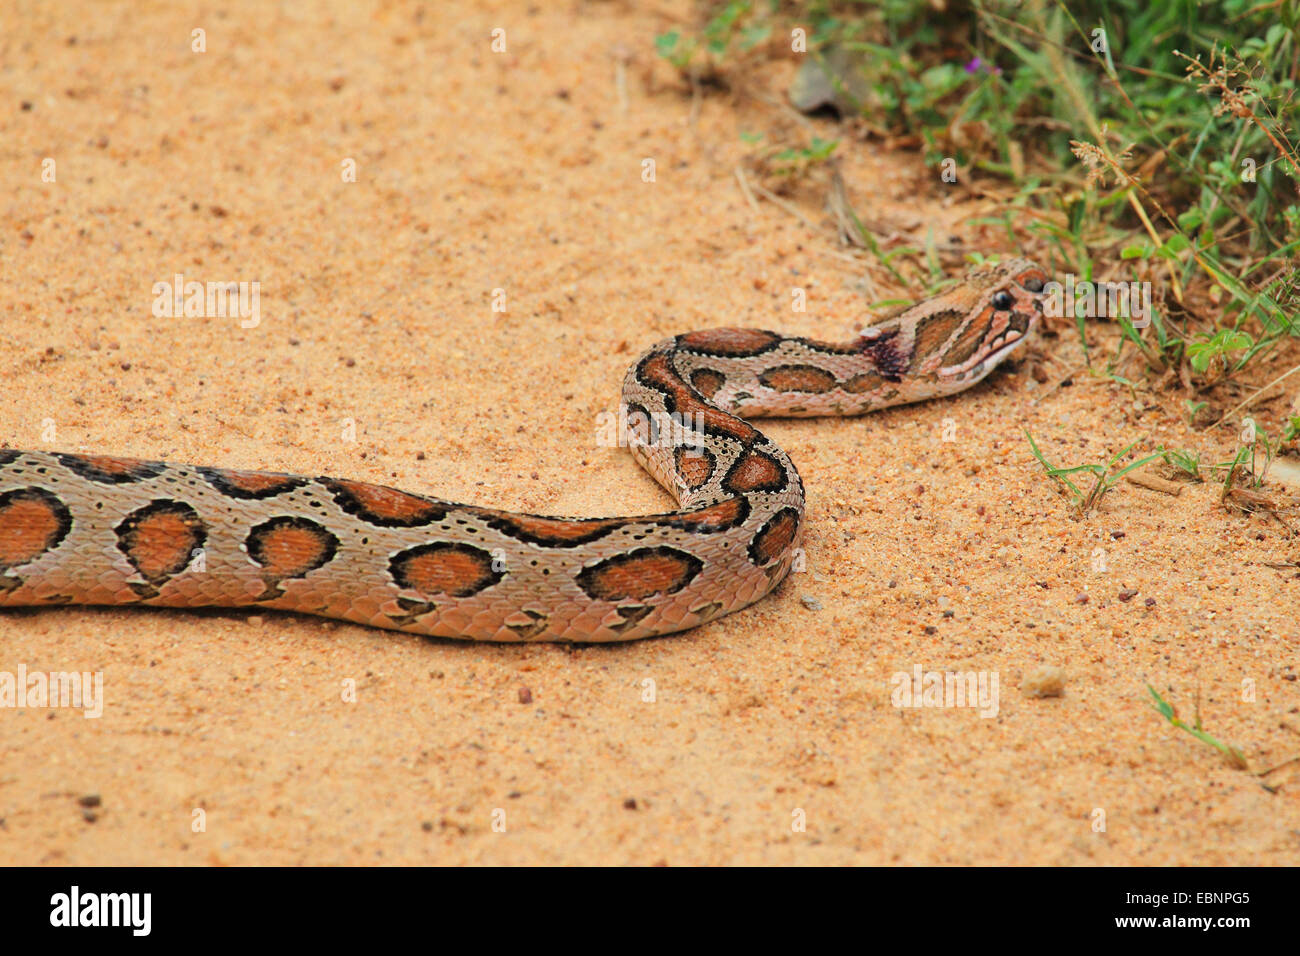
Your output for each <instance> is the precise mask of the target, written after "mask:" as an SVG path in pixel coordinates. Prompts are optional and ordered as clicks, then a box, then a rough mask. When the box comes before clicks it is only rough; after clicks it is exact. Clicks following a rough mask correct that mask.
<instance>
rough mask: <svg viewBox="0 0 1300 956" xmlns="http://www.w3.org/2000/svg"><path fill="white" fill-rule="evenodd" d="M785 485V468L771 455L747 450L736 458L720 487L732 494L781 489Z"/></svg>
mask: <svg viewBox="0 0 1300 956" xmlns="http://www.w3.org/2000/svg"><path fill="white" fill-rule="evenodd" d="M785 486H786V473H785V468H784V467H783V466H782V465H781V463H780V462H779V461H777V460H776V459H775V458H773V457H772V456H771V455H769V454H767V453H766V452H762V451H754V450H752V449H751V450H749V451H747V452H745V453H744V454H743V455H741V456H740V457H739V458H737V459H736V463H735V464H734V465H732V466H731V469H730V470H729V471H728V472H727V477H725V478H723V479H722V487H723V488H724V489H726V490H727V491H730V492H731V493H732V494H738V495H740V494H746V493H748V492H751V491H783V490H784V489H785Z"/></svg>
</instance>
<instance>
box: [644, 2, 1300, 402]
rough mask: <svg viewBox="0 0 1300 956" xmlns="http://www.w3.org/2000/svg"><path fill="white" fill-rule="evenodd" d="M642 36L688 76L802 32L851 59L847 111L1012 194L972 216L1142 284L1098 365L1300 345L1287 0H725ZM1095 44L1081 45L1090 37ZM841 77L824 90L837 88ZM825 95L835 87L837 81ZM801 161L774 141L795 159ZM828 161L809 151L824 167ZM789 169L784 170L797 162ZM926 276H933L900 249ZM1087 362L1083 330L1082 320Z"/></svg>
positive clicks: (1294, 29) (1299, 14) (1299, 27)
mask: <svg viewBox="0 0 1300 956" xmlns="http://www.w3.org/2000/svg"><path fill="white" fill-rule="evenodd" d="M698 9H699V11H700V13H699V16H700V20H699V24H700V25H699V28H698V30H695V31H674V32H673V33H671V34H665V35H663V36H661V37H659V38H658V41H657V42H658V46H659V50H660V53H661V54H662V55H664V56H665V57H666V58H667V59H669V60H670V61H671V62H672V63H673V64H674V65H675V66H677V67H678V68H679V69H681V70H682V71H683V72H684V73H690V74H691V75H692V77H697V76H698V75H700V74H701V72H714V71H716V72H720V73H721V74H723V75H726V74H727V72H728V70H729V69H730V70H732V71H733V73H734V74H735V75H737V76H743V75H745V74H746V73H748V72H752V71H753V70H754V69H755V68H756V66H755V59H756V57H760V56H771V55H773V54H772V53H771V52H765V51H766V50H770V49H771V48H774V47H776V46H778V45H784V48H785V49H786V50H789V48H790V40H789V37H790V32H789V31H790V30H791V29H793V28H794V27H801V28H803V29H804V30H806V31H807V34H808V37H809V52H808V54H807V55H808V56H812V57H822V62H826V60H825V54H826V53H827V51H829V50H832V49H835V50H838V51H840V54H841V55H842V54H844V53H847V54H849V57H850V60H849V63H850V65H849V66H847V67H843V68H842V69H843V70H846V71H847V70H852V71H854V72H855V73H856V74H857V75H856V76H855V77H853V79H854V81H855V87H854V88H855V89H866V90H867V91H868V93H867V95H866V96H865V98H864V99H863V101H862V103H861V109H860V112H861V113H862V114H863V115H864V116H865V117H867V119H868V120H869V122H870V123H871V125H872V126H873V127H874V128H877V129H879V128H882V127H883V128H884V129H886V130H888V131H890V132H894V133H907V134H914V135H919V136H920V137H921V139H922V141H923V142H924V143H925V161H926V162H927V163H929V164H931V165H932V166H934V167H935V168H936V170H937V168H938V165H939V163H941V162H942V161H943V160H944V159H945V158H948V157H951V158H955V159H956V161H957V163H958V165H959V168H960V169H961V171H962V175H963V176H968V175H970V174H971V172H972V171H978V172H981V173H983V174H987V175H990V176H993V177H998V178H1001V179H1002V180H1004V181H1005V183H1006V184H1007V190H1008V198H1007V201H1006V202H1005V203H1004V206H1005V209H1004V210H1003V211H1002V212H1001V213H999V214H998V215H997V216H995V217H993V218H991V219H988V220H985V221H986V222H988V223H992V224H994V225H997V226H998V227H999V228H1000V229H1001V230H1003V231H1004V232H1005V234H1006V236H1007V239H1008V242H1009V244H1010V245H1011V246H1012V247H1013V248H1016V249H1018V250H1020V251H1023V252H1026V253H1028V254H1032V255H1035V256H1037V257H1038V258H1040V259H1041V260H1043V262H1044V265H1046V266H1047V267H1048V268H1049V269H1051V270H1052V271H1054V272H1056V273H1058V274H1059V273H1065V272H1072V273H1073V274H1074V275H1075V276H1076V277H1077V278H1078V279H1079V280H1092V279H1093V278H1094V277H1096V278H1103V277H1104V278H1107V279H1110V280H1149V281H1153V282H1155V283H1157V284H1158V285H1159V287H1161V288H1162V289H1163V290H1164V292H1165V295H1164V297H1163V300H1162V301H1161V302H1160V303H1158V304H1153V309H1152V315H1151V322H1150V324H1149V325H1148V326H1147V327H1146V328H1143V329H1140V330H1139V329H1135V328H1133V327H1132V325H1131V323H1130V324H1128V325H1127V326H1125V325H1124V323H1123V322H1121V330H1122V335H1121V338H1120V342H1119V348H1118V350H1117V352H1116V354H1115V355H1114V356H1112V357H1111V358H1110V359H1109V369H1108V371H1111V372H1113V371H1114V370H1115V369H1116V368H1117V366H1118V365H1119V363H1120V362H1121V361H1124V360H1125V358H1126V352H1128V351H1136V352H1137V353H1139V354H1140V356H1141V360H1142V362H1143V364H1144V365H1145V366H1146V367H1147V368H1148V369H1150V370H1151V371H1152V372H1155V373H1163V372H1165V371H1168V370H1170V369H1179V370H1180V371H1181V372H1183V373H1185V374H1186V376H1187V377H1188V378H1189V379H1190V380H1191V381H1192V382H1194V383H1199V384H1201V385H1205V386H1207V387H1208V386H1209V385H1213V384H1215V383H1216V382H1218V381H1221V380H1222V379H1224V378H1226V377H1230V376H1231V375H1233V374H1236V373H1239V372H1241V371H1242V370H1243V369H1245V368H1246V367H1248V366H1249V365H1251V364H1252V363H1254V362H1256V361H1257V360H1259V359H1261V358H1263V357H1265V356H1268V355H1270V354H1272V353H1273V352H1274V350H1275V349H1277V348H1278V347H1279V346H1281V345H1286V344H1288V343H1294V337H1295V336H1296V334H1297V332H1300V323H1297V321H1296V315H1297V312H1298V311H1300V278H1297V270H1296V268H1295V265H1296V261H1297V256H1298V254H1300V188H1298V184H1300V152H1298V150H1297V146H1296V139H1295V136H1294V134H1293V132H1292V130H1293V129H1294V128H1295V125H1296V119H1297V117H1298V116H1300V97H1297V96H1296V92H1297V83H1298V82H1300V0H1275V2H1263V3H1261V2H1257V0H1208V2H1196V0H1154V2H1153V0H1070V2H1069V3H1068V4H1066V3H1064V2H1059V0H1025V2H1023V3H1021V2H1014V0H952V2H950V3H949V4H948V5H947V7H946V9H945V10H944V12H943V13H942V14H940V13H937V12H936V11H935V9H934V7H933V5H932V3H931V2H930V0H870V2H867V0H796V2H775V0H729V2H702V3H700V4H699V7H698ZM1098 30H1100V31H1103V32H1101V33H1098V32H1096V31H1098ZM840 78H841V77H837V79H840ZM839 85H840V86H841V88H844V87H845V84H844V83H840V84H839ZM801 148H803V149H806V150H810V151H813V152H816V146H815V145H808V146H806V147H800V146H794V147H791V150H792V156H794V155H797V154H798V152H799V150H800V149H801ZM828 157H829V153H827V154H826V156H823V157H821V159H827V158H828ZM814 165H815V164H814V163H811V162H803V163H800V162H797V161H796V162H793V163H791V164H789V165H788V166H787V170H788V171H790V172H793V173H799V172H803V171H805V170H807V169H808V168H810V167H812V166H814ZM913 254H914V255H916V256H917V257H918V259H921V262H920V264H921V265H922V267H923V268H928V269H929V271H930V272H931V274H932V277H933V263H932V262H926V261H924V250H915V251H914V253H913ZM1077 329H1078V333H1079V337H1080V339H1081V340H1082V341H1083V343H1084V347H1085V357H1086V360H1087V361H1088V363H1089V364H1090V365H1091V363H1092V355H1091V352H1090V351H1088V349H1087V339H1086V337H1085V334H1084V333H1085V325H1084V323H1083V321H1082V319H1081V318H1080V319H1078V321H1077Z"/></svg>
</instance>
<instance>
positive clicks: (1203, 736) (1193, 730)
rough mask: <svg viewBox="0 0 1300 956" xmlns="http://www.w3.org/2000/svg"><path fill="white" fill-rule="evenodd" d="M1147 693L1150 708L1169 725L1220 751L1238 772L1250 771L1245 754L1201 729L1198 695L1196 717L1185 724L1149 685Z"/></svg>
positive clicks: (1169, 704) (1172, 706)
mask: <svg viewBox="0 0 1300 956" xmlns="http://www.w3.org/2000/svg"><path fill="white" fill-rule="evenodd" d="M1147 691H1149V692H1150V694H1151V697H1152V699H1153V701H1154V703H1153V704H1152V705H1151V706H1152V707H1154V708H1155V709H1156V711H1157V712H1158V713H1159V714H1160V716H1161V717H1163V718H1164V719H1165V720H1167V721H1169V723H1170V724H1172V725H1173V726H1175V727H1177V728H1178V729H1179V730H1185V731H1187V733H1189V734H1191V735H1192V736H1193V737H1195V738H1196V739H1197V740H1199V741H1201V742H1202V743H1205V744H1209V745H1210V746H1211V747H1213V748H1214V749H1216V750H1218V751H1220V752H1221V753H1222V754H1223V755H1224V756H1225V757H1227V758H1228V762H1229V763H1231V764H1232V765H1233V766H1234V767H1236V768H1237V769H1238V770H1247V771H1249V770H1250V764H1249V763H1248V762H1247V760H1246V756H1245V754H1243V753H1242V752H1241V751H1240V750H1239V749H1238V748H1236V747H1233V746H1232V745H1231V744H1225V743H1224V742H1223V741H1221V740H1219V739H1218V738H1217V737H1213V736H1211V735H1210V734H1207V733H1206V732H1205V731H1204V730H1203V729H1202V728H1201V708H1200V701H1199V694H1198V695H1197V696H1198V701H1197V707H1196V717H1195V719H1194V722H1193V723H1191V724H1189V723H1187V721H1185V720H1183V719H1182V718H1181V717H1179V716H1178V710H1177V709H1176V708H1175V707H1174V705H1173V704H1171V703H1169V702H1168V701H1167V700H1165V699H1164V698H1163V697H1161V696H1160V694H1159V693H1158V692H1157V691H1156V689H1155V688H1154V687H1152V686H1151V685H1150V684H1147Z"/></svg>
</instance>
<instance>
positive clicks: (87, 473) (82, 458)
mask: <svg viewBox="0 0 1300 956" xmlns="http://www.w3.org/2000/svg"><path fill="white" fill-rule="evenodd" d="M54 457H55V458H57V459H58V460H59V461H60V462H61V463H62V464H63V466H64V467H65V468H68V469H70V470H71V471H74V472H76V473H77V474H78V475H80V476H81V477H82V478H89V479H90V480H91V481H98V482H101V483H103V484H114V485H122V484H127V483H129V482H132V481H144V480H145V479H146V478H156V477H158V476H159V475H161V474H162V473H163V472H164V471H165V470H166V469H167V466H166V465H164V464H163V463H162V462H160V461H141V460H139V459H137V458H110V457H108V456H107V455H65V454H55V456H54Z"/></svg>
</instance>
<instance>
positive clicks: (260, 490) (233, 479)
mask: <svg viewBox="0 0 1300 956" xmlns="http://www.w3.org/2000/svg"><path fill="white" fill-rule="evenodd" d="M195 471H197V472H198V473H199V474H200V475H202V476H203V478H204V479H205V480H206V481H207V483H208V484H210V485H211V486H212V487H213V488H216V489H217V491H219V492H221V493H222V494H223V495H230V497H232V498H274V497H275V496H276V495H281V494H284V493H285V492H286V491H292V490H293V489H295V488H301V487H302V486H303V485H305V484H307V479H306V478H301V477H299V476H297V475H285V474H277V473H276V472H271V471H236V470H234V469H230V468H196V469H195Z"/></svg>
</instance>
